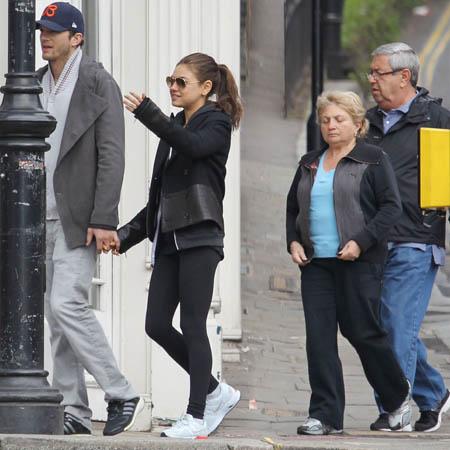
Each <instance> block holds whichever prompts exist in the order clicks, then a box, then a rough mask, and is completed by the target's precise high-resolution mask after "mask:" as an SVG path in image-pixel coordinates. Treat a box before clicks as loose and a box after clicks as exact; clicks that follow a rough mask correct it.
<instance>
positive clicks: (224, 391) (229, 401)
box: [204, 383, 241, 434]
mask: <svg viewBox="0 0 450 450" xmlns="http://www.w3.org/2000/svg"><path fill="white" fill-rule="evenodd" d="M217 390H219V391H218V392H217ZM240 398H241V393H240V392H239V391H238V390H236V389H234V388H232V387H231V386H230V385H228V384H226V383H219V386H217V388H216V390H215V391H214V392H211V394H209V395H207V396H206V405H205V414H204V418H205V422H206V427H207V429H208V434H211V433H212V432H213V431H214V430H215V429H216V428H217V427H218V426H219V425H220V423H221V422H222V420H223V419H224V417H225V416H226V415H227V414H228V413H229V412H230V411H231V410H232V409H233V408H234V407H235V406H236V405H237V404H238V402H239V400H240Z"/></svg>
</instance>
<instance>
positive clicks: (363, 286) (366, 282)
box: [301, 258, 408, 429]
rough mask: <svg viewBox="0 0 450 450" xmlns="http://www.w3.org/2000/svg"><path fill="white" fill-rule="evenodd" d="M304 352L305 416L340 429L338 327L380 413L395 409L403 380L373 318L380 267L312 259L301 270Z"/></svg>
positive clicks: (341, 400)
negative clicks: (308, 391)
mask: <svg viewBox="0 0 450 450" xmlns="http://www.w3.org/2000/svg"><path fill="white" fill-rule="evenodd" d="M301 270H302V277H301V278H302V286H301V287H302V300H303V309H304V312H305V323H306V352H307V356H308V371H309V382H310V385H311V390H312V395H311V400H310V406H309V416H310V417H314V418H315V419H318V420H320V421H322V422H324V423H326V424H328V425H331V426H332V427H334V428H336V429H342V427H343V416H344V405H345V393H344V379H343V374H342V367H341V361H340V359H339V354H338V348H337V344H338V342H337V332H338V326H339V329H340V331H341V333H342V335H343V336H344V337H346V338H347V339H348V340H349V341H350V343H351V344H352V346H353V347H354V348H355V350H356V352H357V353H358V355H359V358H360V359H361V363H362V366H363V369H364V372H365V375H366V377H367V380H368V382H369V383H370V385H371V386H372V387H373V388H374V389H375V391H376V392H378V394H379V395H380V399H381V403H382V405H383V407H384V409H385V410H386V411H393V410H394V409H396V408H398V407H399V406H400V404H401V403H402V401H403V400H404V399H405V397H406V395H407V393H408V383H407V380H406V378H405V376H404V374H403V372H402V369H401V368H400V365H399V364H398V362H397V360H396V358H395V356H394V353H393V351H392V349H391V346H390V342H389V339H388V337H387V335H386V332H385V331H384V330H383V329H382V328H381V325H380V322H379V309H380V291H381V280H382V270H383V266H382V265H381V264H373V263H369V262H363V261H359V262H358V261H357V262H349V261H340V260H338V259H337V258H316V259H313V260H312V261H311V262H310V263H309V264H308V265H306V266H305V267H303V268H302V269H301Z"/></svg>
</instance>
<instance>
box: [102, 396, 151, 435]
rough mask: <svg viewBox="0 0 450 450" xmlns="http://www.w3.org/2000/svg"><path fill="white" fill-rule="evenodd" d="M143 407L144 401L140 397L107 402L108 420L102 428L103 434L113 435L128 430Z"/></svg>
mask: <svg viewBox="0 0 450 450" xmlns="http://www.w3.org/2000/svg"><path fill="white" fill-rule="evenodd" d="M143 408H144V401H143V400H141V398H140V397H136V398H132V399H131V400H125V401H123V400H111V401H110V402H109V403H108V420H107V421H106V425H105V428H104V429H103V435H104V436H114V435H115V434H119V433H122V431H127V430H129V429H130V428H131V427H132V426H133V424H134V421H135V419H136V416H137V415H138V414H139V413H140V412H141V411H142V409H143Z"/></svg>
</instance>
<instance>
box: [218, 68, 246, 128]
mask: <svg viewBox="0 0 450 450" xmlns="http://www.w3.org/2000/svg"><path fill="white" fill-rule="evenodd" d="M218 68H219V76H218V77H217V87H216V97H217V104H218V105H219V107H220V108H221V109H222V110H224V111H225V112H226V113H228V114H229V115H230V117H231V123H232V125H233V128H234V129H236V128H238V127H239V123H240V121H241V117H242V112H243V108H242V102H241V98H240V96H239V92H238V88H237V85H236V81H235V80H234V77H233V74H232V73H231V70H230V69H229V68H228V67H227V66H226V65H225V64H218Z"/></svg>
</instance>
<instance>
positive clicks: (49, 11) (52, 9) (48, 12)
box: [42, 5, 58, 17]
mask: <svg viewBox="0 0 450 450" xmlns="http://www.w3.org/2000/svg"><path fill="white" fill-rule="evenodd" d="M57 10H58V5H48V6H47V8H45V11H44V13H43V14H42V16H47V17H55V13H56V11H57Z"/></svg>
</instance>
